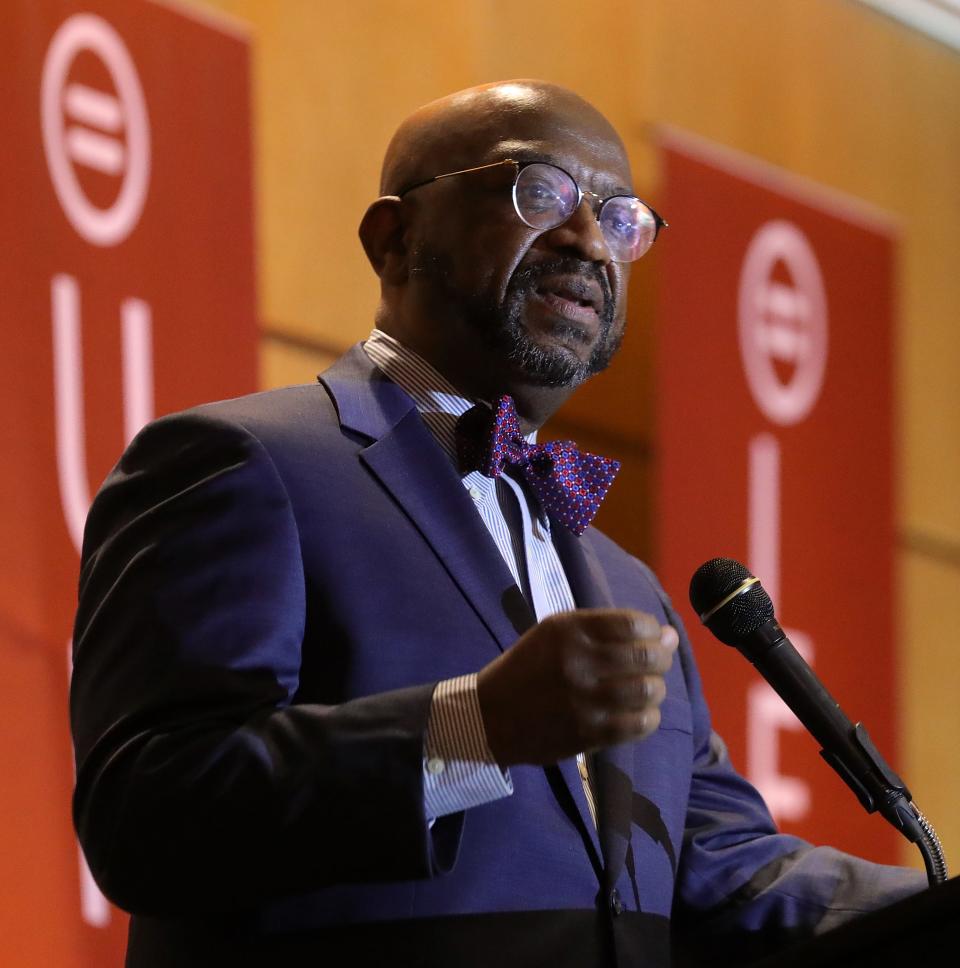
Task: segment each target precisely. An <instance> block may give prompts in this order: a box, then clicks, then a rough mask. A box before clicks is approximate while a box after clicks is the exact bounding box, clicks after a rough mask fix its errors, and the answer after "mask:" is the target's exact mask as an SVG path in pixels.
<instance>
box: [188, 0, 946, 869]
mask: <svg viewBox="0 0 960 968" xmlns="http://www.w3.org/2000/svg"><path fill="white" fill-rule="evenodd" d="M189 3H190V4H191V5H192V6H199V7H202V8H204V9H206V10H209V11H211V12H214V13H217V14H227V15H229V16H232V17H234V18H237V19H238V20H239V21H240V22H241V23H243V24H245V25H246V26H247V28H248V29H249V31H250V32H251V35H252V37H253V40H254V45H255V68H254V70H255V97H256V103H255V117H256V130H255V157H256V163H257V174H256V179H257V182H256V184H257V191H258V222H259V273H260V278H259V285H260V312H261V319H262V325H263V340H262V354H261V360H262V371H261V373H262V383H263V385H264V386H274V385H280V384H285V383H292V382H301V381H307V380H311V379H313V376H314V374H315V373H316V372H317V370H318V369H321V368H322V367H323V366H324V365H325V364H326V363H327V362H328V361H329V360H330V359H331V358H332V357H333V356H335V355H336V354H338V353H339V351H340V350H342V349H343V348H345V347H346V346H348V345H349V344H351V343H352V342H354V341H355V340H357V339H359V338H362V337H363V336H365V335H366V334H367V333H368V332H369V329H370V327H371V320H372V310H373V307H374V305H375V302H376V296H377V290H376V286H375V280H374V277H373V274H372V272H371V271H370V270H369V268H368V266H367V264H366V262H365V260H364V257H363V253H362V251H361V248H360V245H359V243H358V242H357V240H356V226H357V224H358V222H359V219H360V216H361V214H362V212H363V210H364V208H365V206H366V204H367V202H368V201H369V200H370V199H371V198H372V197H374V195H375V193H376V188H377V176H378V168H379V163H380V158H381V155H382V152H383V149H384V147H385V145H386V142H387V140H388V138H389V136H390V134H391V133H392V131H393V128H394V127H395V125H396V124H397V122H398V121H399V120H400V119H401V118H402V117H404V116H405V115H406V114H407V113H408V112H409V111H410V110H412V109H413V108H415V107H416V106H418V105H419V104H421V103H423V102H425V101H427V100H430V99H432V98H434V97H437V96H440V95H442V94H445V93H448V92H450V91H452V90H456V89H458V88H461V87H465V86H468V85H471V84H476V83H480V82H483V81H490V80H497V79H500V78H506V77H517V76H527V77H531V76H532V77H542V78H546V79H548V80H552V81H556V82H558V83H561V84H566V85H568V86H570V87H572V88H574V89H575V90H577V91H578V92H579V93H581V94H582V95H584V96H585V97H587V98H588V99H589V100H591V101H593V102H594V103H595V104H596V105H597V106H598V107H600V108H601V110H603V111H604V112H605V113H606V114H607V116H608V117H609V118H610V120H611V121H612V122H613V123H614V124H615V125H616V126H617V127H618V128H619V130H620V131H621V133H622V134H623V135H624V138H625V140H626V142H627V145H628V148H629V149H630V152H631V155H632V158H633V161H634V167H635V174H636V179H635V180H636V184H637V186H638V188H639V190H640V191H641V193H645V194H646V195H648V196H649V197H650V198H651V199H652V200H654V201H655V200H656V197H657V175H658V173H657V170H656V155H655V152H654V150H653V138H652V134H651V125H652V124H656V123H669V124H673V125H677V126H679V127H681V128H684V129H687V130H689V131H693V132H696V133H698V134H700V135H702V136H704V137H706V138H709V139H712V140H713V141H716V142H719V143H721V144H724V145H729V146H731V147H734V148H737V149H739V150H741V151H744V152H746V153H748V154H751V155H754V156H756V157H758V158H761V159H765V160H768V161H770V162H772V163H774V164H776V165H780V166H782V167H784V168H787V169H790V170H791V171H793V172H796V173H799V174H801V175H804V176H808V177H809V178H811V179H813V180H815V181H816V182H819V183H821V184H823V185H828V186H833V187H835V188H837V189H839V190H841V191H843V192H846V193H849V194H851V195H854V196H857V197H859V198H861V199H864V200H866V201H867V202H870V203H873V204H875V205H877V206H879V207H880V208H882V209H885V210H886V211H888V212H890V213H892V214H893V215H894V216H895V217H896V219H897V220H898V222H899V225H900V230H901V233H902V245H901V263H900V266H899V272H900V307H901V311H900V321H899V330H898V333H897V340H898V353H897V386H898V392H899V401H898V421H899V433H898V448H899V461H898V466H897V475H898V487H899V494H900V500H899V520H898V534H899V539H898V548H897V558H898V562H899V606H900V627H899V631H900V643H901V656H900V663H899V675H900V678H901V681H902V683H903V687H902V696H903V723H904V736H903V747H902V752H901V756H900V757H899V763H898V765H899V766H900V767H901V769H902V772H903V773H904V774H905V776H907V777H908V778H909V780H910V784H911V787H912V788H913V790H914V793H915V795H916V796H917V799H918V801H919V802H920V803H921V804H922V806H923V809H924V810H925V811H926V812H927V814H928V815H929V816H930V817H931V818H932V819H933V820H934V822H935V823H936V825H937V828H938V830H939V831H940V833H941V836H942V837H943V839H944V841H945V843H946V846H947V848H948V852H949V847H950V845H951V844H952V845H958V844H960V811H958V809H957V806H956V805H957V803H958V800H960V770H958V769H957V768H956V766H955V760H956V757H955V755H954V749H955V748H956V747H957V745H960V702H958V701H957V699H956V697H957V695H958V694H960V662H957V661H954V659H953V655H952V652H953V649H954V640H955V633H953V629H952V621H951V619H952V607H951V604H950V603H951V602H956V601H958V600H960V499H958V495H960V447H958V443H960V380H958V379H957V376H958V374H960V329H958V311H957V307H958V306H960V272H958V271H957V270H956V267H955V263H956V260H957V256H958V254H960V177H958V172H960V54H958V53H957V52H955V51H952V50H949V49H948V48H946V47H943V46H941V45H939V44H938V43H937V42H935V41H933V40H931V39H929V38H926V37H923V36H921V35H919V34H916V33H913V32H911V31H910V30H909V29H908V28H906V27H904V26H902V25H901V24H899V23H897V22H894V21H892V20H889V19H887V18H885V17H884V16H882V15H880V14H878V13H876V12H875V11H873V10H872V9H870V8H868V7H866V6H863V5H862V4H860V3H857V2H855V0H726V2H724V3H717V2H716V0H630V2H625V0H608V2H607V3H604V4H600V5H597V4H594V5H586V4H583V3H577V2H572V0H527V2H525V3H523V4H517V3H515V2H509V3H508V2H505V0H473V2H470V0H446V2H440V0H429V2H427V0H425V2H408V3H400V2H388V0H354V2H352V3H349V4H328V3H322V2H315V0H189ZM667 214H668V215H669V213H667ZM655 275H656V272H655V263H653V262H651V263H650V264H648V265H646V266H643V268H641V270H640V271H639V272H637V273H636V276H637V279H636V281H635V283H634V285H633V301H632V310H631V329H630V336H629V340H628V342H627V345H626V346H625V349H624V353H623V357H622V359H621V360H620V361H619V364H618V366H617V367H615V368H614V371H613V372H611V373H610V374H609V375H608V376H604V377H602V378H601V379H600V380H599V381H597V383H596V385H595V386H591V387H590V388H589V389H588V390H586V391H585V392H584V393H583V394H581V395H580V396H579V397H577V398H575V400H574V402H573V403H572V404H571V406H570V407H568V409H567V410H566V411H565V412H564V413H563V414H561V415H560V417H558V420H557V424H558V425H559V427H560V429H567V428H572V429H574V430H575V431H576V433H577V435H578V436H579V438H580V439H581V442H582V443H584V444H591V443H593V444H596V446H598V447H602V448H604V449H605V450H606V451H607V452H613V453H616V454H618V455H619V456H621V457H622V458H623V459H624V461H625V463H626V470H625V472H624V480H625V481H626V482H627V486H626V487H621V488H619V489H614V491H613V492H611V500H610V506H609V508H606V509H605V512H604V514H605V526H606V528H607V529H608V530H610V531H612V532H613V533H614V534H615V535H616V536H617V537H618V538H619V539H620V540H621V541H622V542H623V543H624V544H626V545H627V546H628V547H630V548H631V549H632V550H635V551H638V552H641V553H644V554H647V555H653V557H654V558H655V552H656V549H655V548H653V547H652V546H651V542H650V539H649V534H650V527H649V507H650V491H649V486H648V480H649V470H650V466H651V461H652V460H653V459H654V458H653V455H652V453H651V447H650V439H649V433H650V426H651V419H650V415H651V413H652V412H653V407H655V405H656V401H655V400H654V399H653V397H652V393H651V391H650V389H649V386H650V383H649V380H646V379H645V378H646V377H647V376H648V375H649V364H648V362H647V361H648V360H649V334H648V332H647V331H646V330H645V328H644V323H645V318H646V317H647V316H648V313H646V312H645V309H646V307H648V306H649V305H650V302H651V296H650V287H651V285H652V283H653V281H654V279H655ZM694 283H695V280H691V284H694ZM863 338H864V339H865V340H869V339H870V332H869V328H865V329H864V333H863ZM613 399H616V400H617V412H619V413H621V414H625V415H626V417H625V418H624V419H619V420H617V421H614V422H611V421H610V419H609V415H610V413H611V407H610V403H611V401H612V400H613ZM624 402H626V403H627V405H626V406H624ZM618 491H619V496H617V497H616V498H614V495H617V494H618ZM680 592H682V590H676V592H675V593H676V594H678V595H679V593H680ZM956 850H960V847H957V848H956ZM956 850H955V851H954V853H955V854H956ZM904 856H905V859H909V860H910V861H911V862H914V856H913V850H912V849H909V851H905V855H904Z"/></svg>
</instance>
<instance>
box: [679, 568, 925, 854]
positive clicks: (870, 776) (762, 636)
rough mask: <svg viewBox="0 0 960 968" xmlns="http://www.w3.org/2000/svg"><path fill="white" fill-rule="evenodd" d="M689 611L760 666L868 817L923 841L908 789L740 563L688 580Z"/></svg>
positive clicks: (921, 821) (701, 572) (700, 572)
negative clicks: (878, 816) (876, 814)
mask: <svg viewBox="0 0 960 968" xmlns="http://www.w3.org/2000/svg"><path fill="white" fill-rule="evenodd" d="M690 604H691V605H692V606H693V609H694V611H695V612H696V613H697V615H699V616H700V621H701V622H703V624H704V625H706V627H707V628H708V629H710V631H711V632H712V633H713V634H714V635H715V636H716V637H717V638H718V639H719V640H720V641H721V642H723V643H725V644H726V645H732V646H733V647H734V648H736V649H737V650H738V651H740V652H741V653H742V654H743V655H744V656H746V658H747V659H749V660H750V662H752V663H753V665H754V666H756V668H757V671H758V672H759V673H760V675H762V676H763V678H764V679H766V680H767V682H768V683H770V685H771V686H772V687H773V689H774V690H775V691H776V693H777V694H778V695H779V696H780V698H781V699H783V701H784V702H785V703H786V704H787V705H788V706H789V707H790V709H791V710H793V712H794V714H795V715H796V717H797V719H799V720H800V722H801V723H803V725H804V726H805V727H806V728H807V729H808V730H809V731H810V732H811V733H812V734H813V736H814V738H815V739H816V740H817V742H818V743H820V746H821V747H822V748H821V750H820V755H821V756H822V757H823V758H824V759H825V760H826V761H827V763H829V764H830V766H831V767H833V769H834V770H835V771H836V772H837V773H838V774H839V776H840V778H841V779H842V780H843V781H844V783H846V784H847V786H849V787H850V789H851V790H853V792H854V793H855V794H856V796H857V799H858V800H859V801H860V803H862V804H863V806H864V808H865V809H866V811H867V812H868V813H873V812H874V811H879V812H880V814H881V815H882V816H884V817H885V818H886V819H887V820H889V821H890V823H892V824H893V825H894V826H895V827H896V828H897V829H898V830H900V832H901V833H902V834H903V835H904V836H905V837H906V838H907V839H908V840H909V841H911V843H917V842H918V841H923V840H924V839H925V829H924V824H925V823H926V821H925V820H924V818H923V816H922V814H919V811H918V810H917V809H916V807H914V806H913V804H912V803H911V802H910V801H911V796H910V791H909V790H908V789H907V786H906V784H905V783H904V782H903V780H901V779H900V777H899V776H897V774H896V773H894V772H893V770H892V769H891V768H890V767H889V766H888V765H887V763H886V761H885V760H884V759H883V757H882V756H881V755H880V752H879V750H878V749H877V748H876V746H874V744H873V741H872V740H871V739H870V735H869V734H868V733H867V730H866V728H865V727H864V726H863V724H862V723H857V724H856V725H854V724H853V723H851V722H850V720H849V719H848V718H847V716H846V714H845V713H844V712H843V710H842V709H841V708H840V706H839V704H838V703H837V701H836V700H835V699H834V698H833V696H831V695H830V693H829V692H828V691H827V689H826V687H825V686H824V685H823V683H822V682H821V681H820V679H819V678H818V677H817V675H816V673H815V672H814V671H813V670H812V669H811V668H810V666H809V665H807V663H806V662H805V661H804V659H803V656H801V655H800V653H799V652H797V650H796V648H795V647H794V646H793V644H792V643H791V642H790V640H789V639H788V638H787V634H786V632H784V631H783V629H782V628H781V626H780V623H779V622H778V621H777V619H776V616H775V615H774V609H773V602H772V601H771V600H770V596H769V595H768V594H767V593H766V591H764V588H763V586H762V585H761V584H760V581H759V579H757V578H755V577H754V576H753V575H751V574H750V572H749V571H748V570H747V569H746V568H745V567H744V566H743V565H741V564H740V562H739V561H734V560H733V559H732V558H713V559H711V560H710V561H708V562H706V563H705V564H703V565H701V566H700V567H699V568H698V569H697V571H696V572H695V573H694V575H693V578H692V579H691V580H690ZM930 829H932V828H930ZM934 836H935V835H934ZM921 849H922V848H921Z"/></svg>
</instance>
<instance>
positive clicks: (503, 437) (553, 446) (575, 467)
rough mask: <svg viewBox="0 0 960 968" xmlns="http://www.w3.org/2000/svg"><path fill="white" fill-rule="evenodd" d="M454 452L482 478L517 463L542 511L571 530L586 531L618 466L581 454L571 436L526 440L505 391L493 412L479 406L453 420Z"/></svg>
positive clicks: (461, 464)
mask: <svg viewBox="0 0 960 968" xmlns="http://www.w3.org/2000/svg"><path fill="white" fill-rule="evenodd" d="M457 455H458V457H459V458H460V466H461V467H462V468H464V469H469V470H479V471H480V473H481V474H483V475H484V476H485V477H499V476H500V475H501V474H502V473H503V470H504V467H505V466H507V465H509V466H511V467H515V468H517V470H519V471H520V473H521V474H522V475H523V479H524V480H525V481H526V482H527V484H529V485H530V489H531V490H532V491H533V493H534V494H535V495H536V496H537V499H538V500H539V501H540V504H541V506H542V507H543V509H544V511H546V512H547V514H549V515H550V517H551V518H553V519H554V520H555V521H557V522H559V523H560V524H562V525H564V527H567V528H569V529H570V530H571V531H572V532H573V533H574V534H583V532H584V531H586V529H587V526H588V525H589V524H590V522H591V521H592V520H593V516H594V515H595V514H596V513H597V510H598V509H599V507H600V502H601V501H602V500H603V499H604V497H605V496H606V493H607V491H608V490H609V489H610V485H611V484H612V483H613V479H614V477H616V475H617V472H618V471H619V470H620V461H618V460H610V459H609V458H607V457H598V456H597V455H596V454H588V453H586V452H583V453H581V451H579V450H578V449H577V445H576V444H575V443H574V442H573V441H572V440H553V441H551V442H550V443H547V444H530V443H527V441H526V440H525V439H524V437H523V434H522V433H521V432H520V420H519V418H518V417H517V410H516V407H514V404H513V398H512V397H509V396H504V397H500V399H499V400H498V401H497V406H496V410H495V411H493V412H491V411H490V410H489V409H488V408H487V407H485V406H482V405H478V406H476V407H474V408H473V409H472V410H468V411H467V412H466V413H465V414H464V415H463V416H462V417H461V418H460V419H459V421H457Z"/></svg>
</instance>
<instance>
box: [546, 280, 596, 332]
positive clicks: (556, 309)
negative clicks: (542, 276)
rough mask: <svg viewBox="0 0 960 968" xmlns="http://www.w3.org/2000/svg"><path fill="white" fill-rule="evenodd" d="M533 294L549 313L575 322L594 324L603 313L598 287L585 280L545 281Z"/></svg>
mask: <svg viewBox="0 0 960 968" xmlns="http://www.w3.org/2000/svg"><path fill="white" fill-rule="evenodd" d="M535 293H536V296H537V297H538V299H539V300H540V301H541V302H542V303H543V304H544V305H545V306H546V307H547V308H548V309H549V310H550V311H551V312H553V313H555V314H557V315H560V316H563V317H565V318H567V319H571V320H574V321H576V322H592V323H595V322H596V321H597V319H598V318H599V317H600V314H601V312H602V311H603V294H602V293H601V292H600V287H599V286H598V285H597V284H596V283H593V282H590V281H588V280H586V279H570V280H568V279H546V280H544V281H543V282H541V283H540V285H538V286H537V287H536V289H535Z"/></svg>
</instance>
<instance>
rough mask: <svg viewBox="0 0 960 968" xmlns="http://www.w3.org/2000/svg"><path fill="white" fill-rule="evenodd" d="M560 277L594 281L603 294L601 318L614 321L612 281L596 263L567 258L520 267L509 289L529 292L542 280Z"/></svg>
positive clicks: (604, 320)
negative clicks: (576, 277)
mask: <svg viewBox="0 0 960 968" xmlns="http://www.w3.org/2000/svg"><path fill="white" fill-rule="evenodd" d="M558 275H569V276H582V277H584V278H587V279H592V280H594V281H595V282H596V283H597V285H598V286H599V287H600V292H601V293H602V294H603V312H602V313H601V314H600V318H601V320H602V321H603V322H605V323H610V322H612V321H613V308H614V307H613V291H612V290H611V289H610V281H609V280H608V279H607V276H606V273H605V272H604V271H603V269H601V268H600V267H599V266H598V265H597V264H596V263H595V262H586V261H585V260H583V259H576V258H573V257H572V256H567V257H559V258H556V259H549V260H547V261H544V262H531V263H530V264H529V265H520V266H518V267H517V268H516V269H515V270H514V273H513V278H512V279H511V280H510V286H509V288H510V290H511V291H512V292H516V293H525V292H529V291H530V290H532V289H536V287H537V284H538V283H539V282H540V281H541V280H542V279H548V278H550V277H551V276H558Z"/></svg>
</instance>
